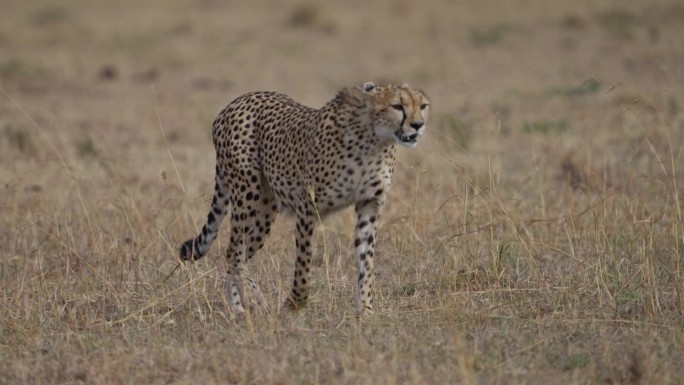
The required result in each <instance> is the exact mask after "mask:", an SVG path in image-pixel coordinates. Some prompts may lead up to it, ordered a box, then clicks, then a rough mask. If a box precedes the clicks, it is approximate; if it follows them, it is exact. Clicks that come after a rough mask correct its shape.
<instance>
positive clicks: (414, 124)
mask: <svg viewBox="0 0 684 385" xmlns="http://www.w3.org/2000/svg"><path fill="white" fill-rule="evenodd" d="M423 124H425V123H423V122H412V123H411V127H413V128H414V129H416V130H417V129H419V128H421V127H423Z"/></svg>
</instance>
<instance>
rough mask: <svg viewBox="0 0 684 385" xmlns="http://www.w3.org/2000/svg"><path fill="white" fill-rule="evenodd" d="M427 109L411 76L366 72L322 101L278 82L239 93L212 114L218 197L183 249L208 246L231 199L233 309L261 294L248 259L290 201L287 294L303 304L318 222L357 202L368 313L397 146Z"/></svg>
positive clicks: (362, 293) (421, 127)
mask: <svg viewBox="0 0 684 385" xmlns="http://www.w3.org/2000/svg"><path fill="white" fill-rule="evenodd" d="M429 110H430V107H429V102H428V100H427V98H426V96H425V95H424V93H423V92H421V91H419V90H416V89H415V88H413V87H411V86H409V85H407V84H403V85H391V84H390V85H382V86H376V85H375V84H373V83H371V82H367V83H365V84H364V85H363V86H361V87H353V88H345V89H343V90H341V91H340V92H339V93H338V94H337V96H336V97H335V98H334V99H333V100H331V101H330V102H328V103H327V104H325V105H324V106H323V107H322V108H320V109H313V108H309V107H306V106H303V105H301V104H299V103H297V102H296V101H294V100H293V99H291V98H290V97H288V96H286V95H283V94H279V93H276V92H252V93H248V94H245V95H242V96H240V97H238V98H237V99H235V100H234V101H233V102H231V103H230V104H228V105H227V106H226V107H225V108H224V109H223V110H222V111H221V112H220V113H219V115H218V117H217V118H216V120H215V121H214V124H213V141H214V146H215V148H216V185H215V193H214V198H213V201H212V204H211V210H210V211H209V214H208V216H207V222H206V224H205V225H204V226H203V227H202V231H201V233H200V234H199V235H197V237H195V238H193V239H190V240H188V241H186V242H185V243H183V245H182V246H181V248H180V257H181V259H183V260H188V259H198V258H201V257H202V256H204V255H205V254H206V253H207V252H208V251H209V248H210V246H211V244H212V242H213V241H214V239H216V235H217V233H218V229H219V226H220V225H221V222H222V221H223V218H224V217H225V216H226V215H227V213H228V205H231V206H232V208H233V209H232V213H231V236H230V243H229V246H228V250H227V259H228V265H229V269H228V278H229V287H228V294H229V298H230V303H231V306H232V307H233V309H234V310H235V311H236V312H243V311H244V306H243V304H245V305H250V304H248V303H247V302H248V301H251V302H260V301H262V297H261V294H260V293H258V289H257V288H256V285H255V284H254V281H253V280H252V279H251V278H250V277H249V276H248V275H246V273H245V272H244V264H245V262H246V261H247V260H249V259H250V258H252V256H253V255H254V253H256V252H257V251H258V250H259V249H261V247H262V246H263V244H264V241H265V240H266V238H267V237H268V235H269V232H270V231H271V226H272V224H273V222H274V221H275V219H276V216H277V214H278V212H279V211H280V210H281V209H286V210H288V211H289V212H291V213H293V214H294V215H295V216H296V232H295V243H296V263H295V271H294V280H293V285H292V291H291V294H290V296H289V299H288V304H289V305H290V306H292V307H299V306H301V305H303V304H304V303H305V301H306V300H307V298H308V296H309V281H310V279H309V272H310V268H311V242H312V236H313V234H314V229H315V227H316V224H317V223H318V221H319V220H320V218H322V217H325V216H326V215H327V214H330V213H332V212H334V211H336V210H339V209H342V208H345V207H348V206H350V205H355V208H356V215H357V223H356V228H355V236H354V247H355V251H356V259H357V265H358V274H359V275H358V286H357V298H358V307H359V311H360V312H361V313H362V314H367V313H372V312H373V301H372V287H373V254H374V245H375V240H376V234H377V230H378V224H379V219H380V212H381V210H382V207H383V206H384V204H385V200H386V199H387V194H388V193H389V190H390V185H391V179H392V173H393V172H394V165H395V152H396V148H395V147H396V144H400V145H404V146H406V147H414V146H415V145H416V142H417V139H418V137H419V136H421V135H422V134H423V133H424V132H425V124H426V122H427V118H428V113H429ZM245 284H246V286H245ZM245 289H247V290H245ZM252 305H253V304H252Z"/></svg>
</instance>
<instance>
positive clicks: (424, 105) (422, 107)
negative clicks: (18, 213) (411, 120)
mask: <svg viewBox="0 0 684 385" xmlns="http://www.w3.org/2000/svg"><path fill="white" fill-rule="evenodd" d="M427 106H428V105H427V103H423V104H421V105H420V109H421V110H424V109H426V108H427Z"/></svg>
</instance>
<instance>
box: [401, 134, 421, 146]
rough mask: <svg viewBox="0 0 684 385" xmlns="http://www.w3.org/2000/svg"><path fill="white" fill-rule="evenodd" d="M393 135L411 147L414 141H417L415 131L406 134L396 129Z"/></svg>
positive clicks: (414, 143)
mask: <svg viewBox="0 0 684 385" xmlns="http://www.w3.org/2000/svg"><path fill="white" fill-rule="evenodd" d="M395 135H396V137H397V139H399V141H400V142H401V143H402V144H404V145H406V146H409V147H413V146H415V145H416V143H418V133H417V132H416V133H415V134H411V135H406V134H404V133H402V132H401V131H397V132H396V133H395Z"/></svg>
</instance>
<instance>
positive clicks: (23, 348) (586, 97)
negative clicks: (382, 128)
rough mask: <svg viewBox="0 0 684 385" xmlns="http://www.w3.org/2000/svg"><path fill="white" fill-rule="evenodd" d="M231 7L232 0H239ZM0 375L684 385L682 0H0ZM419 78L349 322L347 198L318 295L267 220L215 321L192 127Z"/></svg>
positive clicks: (205, 203)
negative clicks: (414, 141) (261, 95)
mask: <svg viewBox="0 0 684 385" xmlns="http://www.w3.org/2000/svg"><path fill="white" fill-rule="evenodd" d="M233 3H234V4H233ZM0 8H2V10H1V11H0V87H1V90H0V91H1V94H0V384H77V383H83V384H86V383H87V384H162V383H163V384H215V383H240V384H247V383H256V384H262V383H265V384H269V383H278V384H287V383H311V384H314V383H346V384H363V383H382V384H404V383H435V384H437V383H460V384H513V383H516V384H517V383H520V384H524V383H528V384H682V383H684V266H683V264H684V257H683V255H684V222H683V218H682V208H681V206H682V202H681V198H680V196H679V194H680V191H682V190H684V176H682V175H681V174H682V173H684V154H683V151H684V43H683V41H684V39H683V38H684V5H682V3H681V2H678V1H675V0H672V1H669V0H662V1H661V0H655V1H647V0H643V1H636V0H635V1H629V2H625V1H619V0H598V1H589V0H581V1H542V0H510V1H505V0H500V1H475V0H464V1H448V0H429V1H422V2H412V1H408V0H397V1H389V0H383V1H377V2H366V1H360V0H351V1H348V2H337V3H323V2H315V1H313V0H311V1H296V2H280V1H275V0H259V1H253V2H241V3H239V4H238V3H237V2H228V1H220V0H197V1H190V0H167V1H161V0H150V1H133V0H121V1H104V0H73V1H66V0H64V1H59V0H52V1H49V0H36V1H22V0H3V1H2V4H1V5H0ZM367 80H373V81H375V82H377V83H382V82H387V81H392V82H408V83H411V84H413V85H415V86H417V87H419V88H422V89H424V90H425V91H426V92H427V94H428V95H429V96H430V98H431V101H432V105H433V109H432V116H431V121H430V122H429V123H430V124H429V132H428V134H427V135H426V136H425V137H423V138H422V141H420V142H419V144H418V146H417V148H415V149H413V150H409V149H404V148H402V149H400V150H399V152H400V159H399V163H398V167H397V170H396V173H395V176H394V185H393V190H392V192H391V194H390V197H389V201H388V205H387V206H386V207H385V211H384V213H383V218H382V223H381V227H380V232H379V239H378V244H377V252H376V255H377V260H376V266H377V269H376V271H377V280H376V299H375V306H376V314H375V315H374V316H372V317H368V318H364V319H361V320H359V319H358V318H357V317H356V311H355V301H354V297H353V295H354V283H355V276H356V268H355V266H356V265H355V261H354V258H353V255H352V251H353V250H352V249H353V247H352V245H351V244H350V237H351V232H352V228H353V226H354V222H353V219H354V216H353V211H349V210H347V211H344V212H342V213H340V214H339V215H336V216H334V217H332V218H330V219H328V220H326V222H324V223H323V225H322V226H321V227H319V231H318V234H317V237H316V252H315V255H314V259H315V261H314V269H313V272H312V275H313V277H312V278H313V279H314V282H313V285H314V287H313V296H312V298H311V300H310V302H309V304H308V306H307V307H306V308H305V309H303V310H301V311H298V312H295V313H292V312H288V311H285V310H283V309H281V308H280V307H279V304H281V303H282V302H283V300H284V298H285V295H286V293H287V291H288V288H289V285H290V276H291V274H292V271H293V265H294V261H293V252H294V241H293V228H292V225H291V224H292V223H291V220H290V219H288V218H280V219H279V221H278V222H277V224H276V228H275V230H274V233H273V234H272V236H271V238H270V240H269V242H268V243H267V245H266V247H264V249H263V250H262V251H261V252H260V254H259V255H257V257H256V258H254V260H252V261H251V262H250V264H249V265H248V266H249V269H250V271H251V273H252V275H253V276H254V277H255V278H256V279H257V282H258V283H259V285H260V287H261V290H262V291H263V292H264V294H265V296H266V298H267V301H268V303H269V310H268V311H267V312H266V313H264V314H251V315H249V316H248V317H246V318H245V319H242V320H235V318H234V317H233V316H232V315H231V312H230V310H229V308H228V307H227V306H226V300H225V296H224V292H223V284H224V279H225V276H224V271H225V261H224V257H223V252H224V250H225V245H226V243H227V239H228V238H227V237H228V236H229V229H228V227H229V226H227V223H226V224H224V227H223V228H222V230H221V233H220V235H219V238H218V240H217V242H216V243H215V244H214V246H213V248H212V250H211V252H210V253H209V255H208V256H207V257H205V258H204V259H202V260H200V261H198V262H196V263H193V264H184V265H180V266H179V261H178V257H177V249H178V246H179V244H180V242H182V241H183V240H185V239H187V238H189V237H190V236H193V235H194V234H195V232H196V231H197V228H198V227H199V226H201V225H202V223H203V221H204V220H205V218H206V213H207V211H208V207H209V200H210V196H211V194H212V189H213V170H214V154H213V147H212V142H211V128H210V125H211V122H212V120H213V118H214V116H215V114H216V112H217V111H218V110H219V109H220V108H221V107H222V106H223V105H225V104H226V103H228V102H229V101H230V100H232V99H233V98H235V97H237V96H238V95H240V94H242V93H244V92H247V91H252V90H278V91H281V92H284V93H287V94H289V95H290V96H292V97H294V98H295V99H297V100H299V101H301V102H303V103H305V104H308V105H311V106H320V105H322V104H323V103H325V102H326V101H327V100H329V99H330V98H332V97H333V95H334V94H335V93H336V92H337V90H338V89H340V88H341V87H345V86H350V85H356V84H361V83H362V82H364V81H367Z"/></svg>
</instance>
